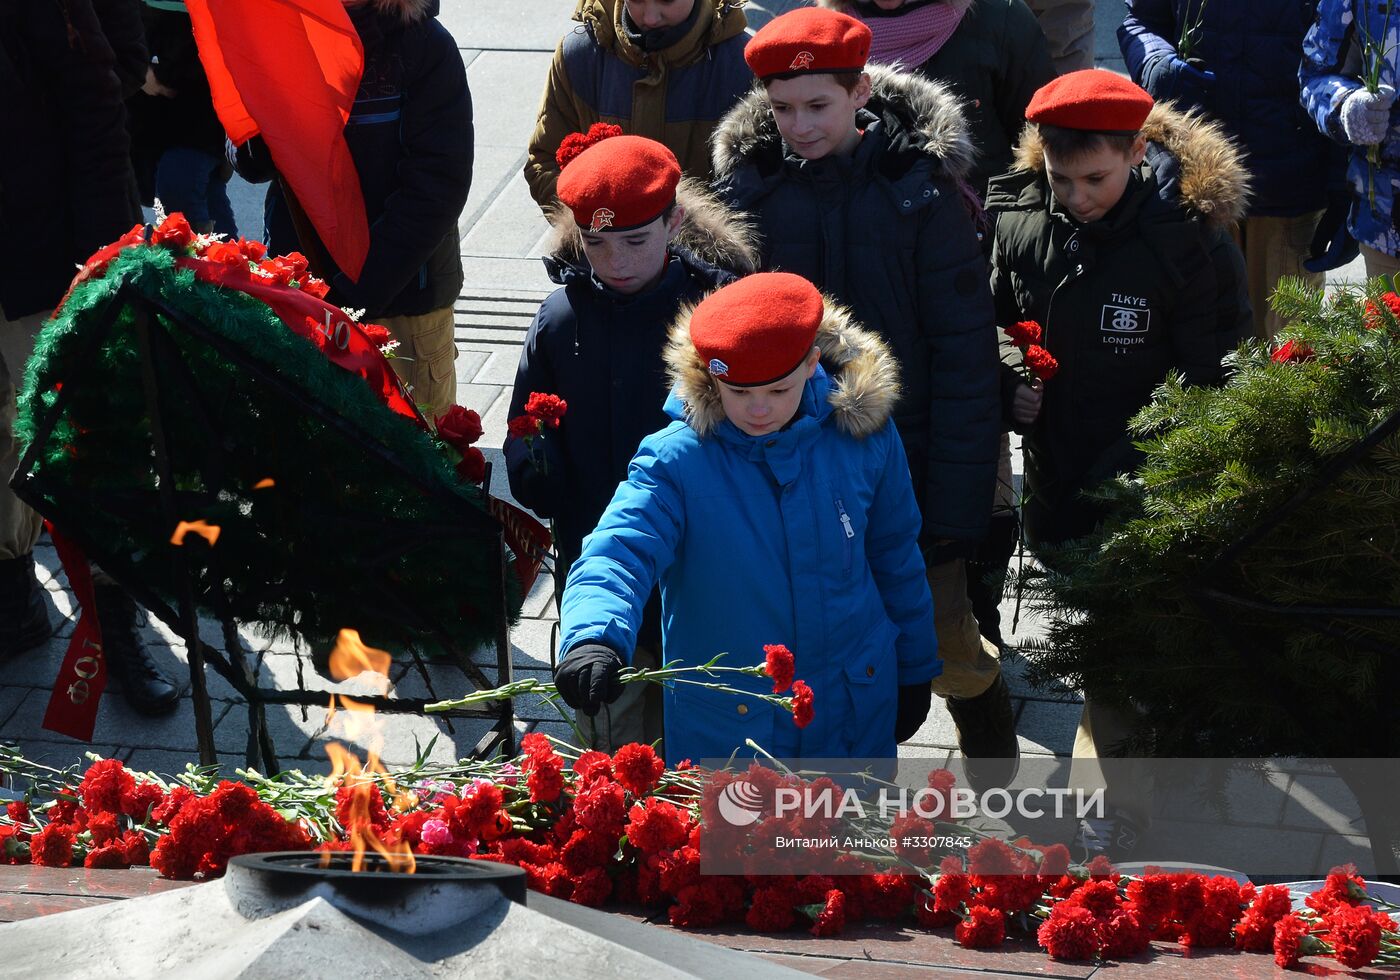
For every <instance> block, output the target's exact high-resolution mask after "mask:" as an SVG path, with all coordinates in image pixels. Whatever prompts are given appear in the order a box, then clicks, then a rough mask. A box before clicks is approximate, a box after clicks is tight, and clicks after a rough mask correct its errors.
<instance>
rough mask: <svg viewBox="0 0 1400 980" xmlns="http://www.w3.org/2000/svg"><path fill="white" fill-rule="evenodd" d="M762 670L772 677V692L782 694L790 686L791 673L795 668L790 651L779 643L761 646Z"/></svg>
mask: <svg viewBox="0 0 1400 980" xmlns="http://www.w3.org/2000/svg"><path fill="white" fill-rule="evenodd" d="M763 670H764V673H766V674H767V675H768V676H769V677H771V678H773V693H774V694H782V693H783V692H784V691H786V690H787V689H788V688H789V687H791V686H792V675H793V672H794V671H795V670H796V666H795V664H794V663H793V658H792V651H791V650H789V649H788V648H787V647H785V646H783V645H782V644H781V643H769V644H767V645H765V646H764V648H763Z"/></svg>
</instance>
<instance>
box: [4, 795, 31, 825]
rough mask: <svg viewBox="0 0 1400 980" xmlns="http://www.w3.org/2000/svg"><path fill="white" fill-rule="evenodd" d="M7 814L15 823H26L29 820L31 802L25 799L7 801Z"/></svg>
mask: <svg viewBox="0 0 1400 980" xmlns="http://www.w3.org/2000/svg"><path fill="white" fill-rule="evenodd" d="M5 814H6V816H8V817H9V818H10V819H11V820H13V821H14V822H15V823H25V822H26V821H28V820H29V804H28V803H26V802H24V800H15V801H14V802H13V803H7V804H5Z"/></svg>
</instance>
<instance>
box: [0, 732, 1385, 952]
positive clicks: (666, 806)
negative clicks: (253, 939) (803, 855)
mask: <svg viewBox="0 0 1400 980" xmlns="http://www.w3.org/2000/svg"><path fill="white" fill-rule="evenodd" d="M0 770H4V771H8V772H10V773H13V774H16V775H19V776H21V777H22V778H23V779H25V780H26V781H27V782H29V783H30V785H31V787H33V791H32V793H31V797H30V798H29V799H28V800H27V801H18V802H13V803H10V804H9V805H8V807H7V809H6V810H5V811H4V816H3V817H0V863H5V864H35V865H43V866H47V867H70V866H71V867H77V866H82V867H87V868H127V867H133V866H144V865H147V864H149V865H150V866H151V867H153V868H155V869H156V870H157V871H158V872H160V873H161V874H162V875H164V876H166V877H169V878H181V879H192V878H211V877H216V876H218V875H220V874H222V873H223V871H224V869H225V867H226V866H227V863H228V860H229V858H230V857H232V856H234V855H237V854H244V853H250V852H256V851H272V850H346V849H348V847H349V841H350V838H351V835H352V833H353V832H355V831H356V830H359V831H364V830H365V829H368V830H371V831H372V832H373V834H374V835H375V836H376V837H378V838H379V839H380V840H381V841H383V842H384V843H385V844H386V845H387V846H390V847H394V846H398V845H402V844H406V845H407V846H408V847H409V848H411V850H412V851H413V852H414V853H415V854H420V855H423V854H434V855H447V856H452V857H459V858H470V859H475V860H480V861H498V862H502V863H506V864H513V865H516V866H518V867H520V868H522V869H524V871H525V873H526V875H527V879H528V884H529V887H530V888H532V889H535V890H537V891H540V892H543V893H545V894H548V895H552V896H555V897H557V898H561V899H566V900H569V901H573V902H578V903H580V904H583V905H589V906H607V905H613V906H621V907H626V908H632V909H635V908H637V907H639V906H640V907H644V908H649V909H656V910H664V912H665V914H666V916H667V918H668V919H669V921H670V922H671V923H672V924H673V925H676V926H682V927H719V926H735V925H743V926H745V927H747V928H749V929H752V930H754V931H756V932H764V933H778V932H784V931H788V930H797V929H803V930H806V931H808V932H810V933H812V934H813V935H816V936H830V935H835V934H838V933H840V932H842V931H843V930H844V929H845V928H846V927H847V926H850V925H853V924H856V923H892V924H897V925H902V926H905V927H913V928H924V929H948V930H951V932H952V935H953V938H954V939H955V941H956V942H958V943H960V944H961V945H963V946H966V947H973V948H993V947H997V946H1000V945H1002V944H1003V943H1005V942H1006V941H1007V940H1008V938H1010V937H1013V936H1016V935H1018V934H1019V935H1021V936H1025V937H1028V938H1034V939H1035V940H1036V941H1037V942H1038V943H1039V945H1040V946H1041V947H1043V948H1044V949H1045V950H1046V952H1047V953H1048V954H1049V955H1050V956H1052V957H1054V958H1056V959H1062V960H1116V959H1125V958H1131V957H1137V956H1141V955H1144V954H1147V953H1148V952H1149V951H1150V948H1151V943H1152V941H1153V940H1159V941H1166V942H1175V943H1179V944H1181V945H1183V946H1186V947H1188V948H1191V949H1207V948H1209V949H1236V950H1241V951H1247V952H1263V953H1268V952H1272V953H1273V954H1274V956H1275V958H1276V960H1277V962H1278V963H1279V965H1281V966H1285V967H1295V966H1298V965H1299V963H1300V959H1301V958H1302V957H1305V956H1317V955H1320V956H1331V957H1334V958H1335V959H1337V960H1338V961H1339V962H1341V963H1342V964H1343V965H1345V966H1347V967H1351V968H1356V967H1361V966H1365V965H1368V964H1372V963H1400V936H1397V931H1396V923H1395V920H1394V919H1393V918H1392V917H1391V916H1390V915H1388V914H1385V913H1384V912H1382V911H1378V908H1382V907H1384V908H1393V907H1392V906H1386V904H1385V903H1384V902H1382V901H1381V900H1380V899H1378V898H1375V897H1372V896H1368V895H1367V893H1366V890H1365V883H1364V882H1363V881H1362V879H1361V878H1359V877H1357V876H1356V874H1355V873H1354V869H1352V868H1350V867H1348V868H1344V869H1337V870H1335V871H1333V873H1332V874H1331V875H1330V876H1329V877H1328V878H1327V881H1326V883H1325V885H1324V886H1323V888H1322V889H1320V890H1319V891H1317V892H1315V893H1313V894H1312V895H1311V896H1309V897H1308V898H1307V900H1306V905H1305V906H1303V907H1301V908H1300V909H1295V908H1294V906H1293V903H1292V901H1291V898H1290V895H1289V892H1288V890H1287V889H1286V888H1285V887H1284V886H1282V885H1265V886H1263V887H1261V888H1256V887H1255V886H1254V885H1251V884H1240V883H1239V882H1237V881H1235V880H1234V879H1231V878H1227V877H1206V876H1205V875H1202V874H1196V873H1172V874H1165V873H1154V872H1152V871H1151V870H1150V869H1149V871H1148V872H1147V873H1145V874H1142V875H1135V876H1130V875H1123V874H1120V873H1119V872H1118V871H1116V870H1115V869H1114V868H1113V866H1112V865H1111V864H1109V863H1108V861H1106V860H1105V859H1103V858H1102V857H1099V858H1096V859H1095V860H1093V861H1091V862H1090V863H1089V864H1088V865H1087V866H1078V865H1075V864H1073V863H1072V862H1071V858H1070V854H1069V852H1068V850H1067V849H1066V848H1065V847H1064V846H1063V845H1060V844H1054V845H1049V846H1041V845H1036V844H1033V843H1031V842H1030V841H1028V840H1026V839H1024V838H1022V839H1019V840H1016V841H1013V842H1006V841H1002V840H999V839H996V838H991V837H983V838H982V839H980V840H979V841H978V842H977V843H975V844H974V845H973V846H972V847H970V848H969V849H968V850H967V851H966V853H965V854H963V855H957V856H948V857H944V858H943V859H942V860H941V862H940V863H939V864H938V865H937V866H936V867H924V866H921V861H922V860H926V859H927V857H928V855H926V854H920V853H918V852H916V851H904V852H901V853H896V854H892V855H888V856H887V859H886V860H881V859H879V858H873V857H872V856H871V855H856V854H851V855H850V856H849V864H848V865H846V866H845V867H843V868H842V871H843V872H846V873H840V874H831V875H819V874H788V875H774V874H757V873H755V874H745V875H710V874H702V871H701V861H700V855H701V850H702V848H705V847H707V846H722V844H717V842H716V841H715V839H714V837H713V833H714V831H713V828H714V827H715V824H714V823H713V822H711V820H710V818H709V816H708V814H707V811H709V810H710V809H711V808H712V807H713V805H714V800H715V797H716V794H717V793H718V791H719V789H721V788H722V787H723V785H724V784H725V782H727V780H726V779H722V778H721V779H716V778H715V774H711V773H707V772H704V771H702V770H699V769H696V768H694V767H692V766H690V765H689V764H688V763H682V764H680V765H679V766H677V767H676V768H675V769H667V768H666V766H665V765H664V763H663V762H662V760H661V759H660V758H659V757H658V756H657V755H656V753H655V752H654V751H653V750H652V749H651V748H650V747H649V746H645V745H635V744H634V745H626V746H623V747H622V748H620V749H619V750H618V751H617V752H616V753H615V754H613V755H607V754H605V753H602V752H596V751H582V752H579V751H576V750H574V751H571V750H569V749H568V748H566V747H563V746H560V745H558V744H557V743H555V742H553V741H552V740H551V739H549V738H547V737H546V736H544V735H542V734H538V733H536V734H531V735H527V736H526V737H525V738H524V740H523V744H522V753H521V754H520V755H519V756H517V757H516V758H515V759H513V760H510V761H501V760H496V761H493V762H463V763H461V764H459V765H457V766H439V767H431V766H427V765H425V764H422V763H419V764H418V765H417V766H415V767H413V768H411V769H410V770H407V771H401V772H398V773H395V774H392V776H385V777H382V778H383V779H384V781H385V783H386V784H387V787H392V786H394V785H395V784H396V785H397V789H398V791H397V792H391V791H390V790H389V789H388V788H387V787H380V786H376V788H375V790H374V794H373V799H372V802H371V805H370V806H369V807H368V808H362V809H359V810H358V811H357V810H356V808H354V807H352V806H351V797H352V794H353V787H351V786H349V785H345V784H342V785H326V783H325V781H324V780H321V779H319V778H316V777H309V776H305V775H303V774H301V773H299V772H297V773H284V774H282V775H281V776H278V777H276V778H274V779H268V778H265V777H261V776H259V775H258V774H257V773H254V772H250V771H240V773H239V775H240V776H241V777H242V780H243V781H241V782H232V781H219V780H217V777H216V776H215V775H214V774H212V773H211V772H209V771H207V770H199V769H196V768H195V767H193V766H191V767H190V768H189V769H188V771H187V772H186V773H185V774H184V775H182V776H180V777H178V779H177V780H175V781H174V782H173V783H172V782H167V781H165V780H162V779H160V778H158V777H156V776H153V775H150V774H142V773H133V772H130V771H128V770H127V769H126V768H125V767H124V766H123V765H122V764H121V763H120V762H118V761H116V760H110V759H105V760H100V761H97V762H94V763H93V764H92V765H91V766H90V767H89V768H88V769H87V771H86V773H84V774H83V775H82V777H81V778H76V777H75V775H74V774H71V773H66V772H59V771H55V770H51V769H46V768H45V767H43V766H39V765H37V764H34V763H31V762H27V761H26V760H23V759H21V758H19V757H18V756H17V755H15V754H14V753H12V752H6V753H4V754H0ZM720 775H723V774H720ZM738 775H741V776H742V777H743V778H747V779H750V780H754V781H762V780H777V779H796V777H795V776H786V777H784V776H781V775H779V774H777V773H775V772H774V771H773V770H772V769H767V768H764V767H760V766H758V765H757V764H755V765H754V766H752V767H751V768H750V769H749V770H748V771H747V772H745V773H742V774H738ZM730 778H738V776H736V775H731V777H730ZM930 785H934V786H938V787H941V788H942V789H944V790H947V789H951V786H952V777H951V775H949V774H948V773H947V772H946V771H942V770H940V771H938V772H936V773H934V774H933V776H932V777H931V779H930ZM405 789H406V790H408V792H404V790H405ZM44 796H46V797H47V799H43V800H42V801H41V797H44ZM907 819H908V818H905V817H901V818H898V819H897V821H896V824H897V825H896V826H894V827H892V828H891V834H892V835H896V834H898V833H899V831H900V830H901V829H902V830H904V831H908V830H912V829H916V828H913V827H910V826H907V825H905V826H903V827H900V826H898V824H899V823H900V821H907ZM356 820H359V821H362V822H367V823H368V824H369V826H368V828H366V827H364V826H359V827H357V826H356V824H355V821H356ZM845 860H846V859H845V858H843V861H845Z"/></svg>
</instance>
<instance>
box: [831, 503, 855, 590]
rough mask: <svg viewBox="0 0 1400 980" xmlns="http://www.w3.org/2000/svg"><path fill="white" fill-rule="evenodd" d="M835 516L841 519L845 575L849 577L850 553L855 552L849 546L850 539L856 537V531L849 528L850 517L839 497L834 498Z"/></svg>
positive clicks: (851, 546) (850, 545) (851, 545)
mask: <svg viewBox="0 0 1400 980" xmlns="http://www.w3.org/2000/svg"><path fill="white" fill-rule="evenodd" d="M836 516H837V517H839V518H840V519H841V529H842V530H843V531H845V532H846V566H845V574H848V575H849V574H850V571H851V557H852V555H851V552H852V551H854V550H855V546H854V545H853V544H851V539H852V538H854V537H855V536H856V529H855V528H854V527H852V526H851V515H850V514H847V513H846V505H845V504H844V503H842V501H841V498H840V497H837V498H836Z"/></svg>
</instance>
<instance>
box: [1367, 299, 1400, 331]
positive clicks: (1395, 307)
mask: <svg viewBox="0 0 1400 980" xmlns="http://www.w3.org/2000/svg"><path fill="white" fill-rule="evenodd" d="M1381 304H1382V305H1383V306H1384V307H1385V309H1387V310H1389V311H1390V317H1391V321H1392V322H1394V321H1396V320H1400V296H1397V295H1396V294H1395V293H1391V292H1386V293H1381ZM1364 323H1365V324H1366V329H1367V330H1379V329H1380V327H1381V325H1382V324H1383V323H1385V319H1384V315H1383V314H1382V313H1381V307H1380V306H1377V305H1376V304H1375V302H1374V301H1372V300H1369V299H1368V300H1367V301H1366V317H1365V320H1364Z"/></svg>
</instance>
